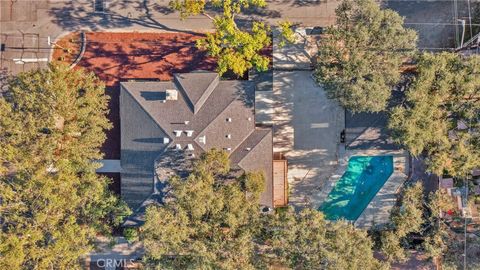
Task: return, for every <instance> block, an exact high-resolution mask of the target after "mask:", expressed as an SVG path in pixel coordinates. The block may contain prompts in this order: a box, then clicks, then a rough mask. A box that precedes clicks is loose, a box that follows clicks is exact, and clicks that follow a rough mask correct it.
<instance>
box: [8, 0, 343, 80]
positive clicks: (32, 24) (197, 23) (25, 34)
mask: <svg viewBox="0 0 480 270" xmlns="http://www.w3.org/2000/svg"><path fill="white" fill-rule="evenodd" d="M96 1H100V0H76V1H63V0H16V1H14V0H0V10H1V13H0V32H1V33H0V40H1V41H0V42H1V43H2V44H4V48H5V50H4V51H2V52H1V62H0V66H1V67H2V68H8V69H9V70H10V72H12V73H14V74H15V73H18V72H21V71H25V70H29V69H32V68H36V67H44V66H45V65H46V64H47V62H46V61H45V59H48V58H49V56H50V47H51V43H49V41H54V40H55V39H57V38H58V37H60V36H61V35H62V34H65V33H67V32H71V31H79V30H83V31H117V32H130V31H138V32H164V31H171V32H192V31H196V32H205V31H211V29H212V22H211V20H210V19H209V18H207V17H206V16H203V15H199V16H192V17H189V18H186V19H184V20H182V19H180V16H179V14H178V12H175V11H173V10H172V9H170V8H169V6H168V3H169V0H158V1H153V0H108V1H107V0H106V1H105V3H106V4H105V9H104V11H105V12H97V11H96V10H95V3H96ZM268 2H269V5H268V7H267V8H263V9H253V10H250V11H249V12H247V13H246V14H245V15H243V16H238V23H239V24H248V23H249V22H251V21H252V20H253V19H261V20H264V21H267V22H269V23H272V24H274V23H276V22H277V21H279V20H285V19H288V20H290V21H291V22H293V23H294V24H302V25H309V26H326V25H330V24H332V23H333V22H334V10H335V8H336V6H337V5H338V2H339V0H285V1H283V0H282V1H278V0H269V1H268ZM208 12H209V13H210V14H211V15H215V14H216V13H215V10H214V9H208Z"/></svg>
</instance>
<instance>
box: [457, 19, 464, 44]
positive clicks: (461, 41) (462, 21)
mask: <svg viewBox="0 0 480 270" xmlns="http://www.w3.org/2000/svg"><path fill="white" fill-rule="evenodd" d="M457 21H459V22H460V23H461V24H462V39H461V40H460V47H459V48H462V47H463V40H464V39H465V20H462V19H457Z"/></svg>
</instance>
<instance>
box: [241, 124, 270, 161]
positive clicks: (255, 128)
mask: <svg viewBox="0 0 480 270" xmlns="http://www.w3.org/2000/svg"><path fill="white" fill-rule="evenodd" d="M257 130H260V128H259V129H257V127H255V129H253V131H252V132H251V133H250V134H249V135H248V136H247V137H246V138H245V140H246V139H248V138H249V137H250V136H251V135H252V134H253V133H254V132H255V131H257ZM265 130H267V129H265ZM271 131H272V130H269V132H271ZM269 132H267V133H265V134H264V135H263V136H262V138H261V139H260V141H259V142H261V141H262V140H263V139H264V138H265V136H267V134H268V133H269ZM245 140H243V142H244V141H245ZM243 142H242V143H243ZM242 143H240V144H239V145H238V146H237V148H235V151H236V150H237V149H238V147H240V145H242ZM257 145H258V143H257V144H256V145H255V146H257ZM253 149H255V147H254V148H252V150H253ZM235 151H232V154H233V153H234V152H235ZM250 153H252V151H249V152H248V153H247V154H246V155H245V156H243V158H242V159H240V160H239V161H238V162H237V164H238V166H240V168H242V165H240V163H241V162H242V160H244V159H245V158H246V157H247V156H248V155H250ZM242 169H244V168H242ZM244 170H245V169H244Z"/></svg>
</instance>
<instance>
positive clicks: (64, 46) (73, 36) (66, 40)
mask: <svg viewBox="0 0 480 270" xmlns="http://www.w3.org/2000/svg"><path fill="white" fill-rule="evenodd" d="M81 48H82V39H81V36H80V33H78V32H74V33H70V34H68V35H66V36H64V37H62V38H60V39H59V40H58V41H57V42H55V45H54V47H53V54H52V61H53V62H62V63H66V64H67V65H71V64H72V63H73V62H74V61H75V59H77V57H78V55H79V54H80V51H81Z"/></svg>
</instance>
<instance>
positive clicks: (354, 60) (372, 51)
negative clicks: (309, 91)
mask: <svg viewBox="0 0 480 270" xmlns="http://www.w3.org/2000/svg"><path fill="white" fill-rule="evenodd" d="M336 15H337V22H336V24H335V25H334V26H332V27H328V28H327V29H326V31H325V35H324V36H323V38H322V41H321V42H320V45H319V50H318V57H317V63H318V64H317V67H316V70H315V73H314V75H315V77H316V79H317V81H318V82H320V83H321V84H322V85H323V86H324V87H325V90H326V91H327V93H328V94H329V96H330V97H331V98H335V99H337V100H338V101H339V102H340V104H341V105H343V106H344V107H346V108H348V109H349V110H351V111H353V112H379V111H382V110H384V109H385V108H386V106H387V103H388V100H389V99H390V96H391V91H392V90H393V87H394V86H395V85H396V84H397V83H398V82H399V80H400V75H401V70H400V67H401V65H402V62H403V61H404V60H405V59H406V56H408V55H409V54H410V53H411V52H413V51H414V50H415V48H416V41H417V34H416V32H415V31H414V30H411V29H406V28H404V26H403V18H402V17H400V15H398V14H397V13H396V12H395V11H392V10H389V9H381V8H380V6H379V4H378V3H377V2H376V1H374V0H355V1H353V0H344V1H343V2H342V3H341V4H340V5H339V6H338V8H337V10H336Z"/></svg>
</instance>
